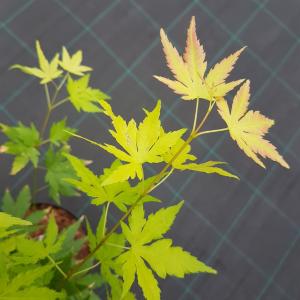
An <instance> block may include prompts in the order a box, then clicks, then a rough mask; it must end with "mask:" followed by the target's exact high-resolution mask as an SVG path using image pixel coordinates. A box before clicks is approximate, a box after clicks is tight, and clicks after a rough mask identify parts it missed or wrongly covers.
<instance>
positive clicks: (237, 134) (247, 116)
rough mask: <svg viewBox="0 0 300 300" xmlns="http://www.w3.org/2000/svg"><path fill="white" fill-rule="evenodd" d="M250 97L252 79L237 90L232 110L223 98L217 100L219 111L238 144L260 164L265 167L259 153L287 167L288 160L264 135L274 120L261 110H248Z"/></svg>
mask: <svg viewBox="0 0 300 300" xmlns="http://www.w3.org/2000/svg"><path fill="white" fill-rule="evenodd" d="M249 99H250V81H249V80H247V81H246V82H245V83H244V84H243V85H242V86H241V87H240V89H239V90H238V91H237V93H236V95H235V97H234V99H233V103H232V108H231V111H230V110H229V107H228V104H227V101H226V100H225V99H224V98H223V99H221V100H219V101H217V105H218V111H219V113H220V115H221V117H222V118H223V119H224V121H225V122H226V123H227V126H228V129H229V132H230V135H231V137H232V139H233V140H235V141H236V142H237V144H238V146H239V147H240V148H241V149H242V150H243V151H244V152H245V153H246V155H248V156H249V157H250V158H251V159H253V160H254V161H255V162H256V163H257V164H258V165H260V166H261V167H263V168H265V165H264V164H263V162H262V161H261V160H260V158H259V157H258V155H257V154H259V155H261V156H262V157H263V158H270V159H272V160H273V161H276V162H278V163H279V164H280V165H282V166H283V167H285V168H289V165H288V164H287V162H286V161H285V160H284V159H283V157H282V156H281V155H280V154H279V153H278V152H277V150H276V147H275V146H273V145H272V144H271V143H270V142H269V141H268V140H266V139H264V135H265V134H266V133H267V132H268V131H269V128H270V127H271V126H273V124H274V121H273V120H271V119H269V118H267V117H265V116H264V115H262V114H261V113H260V112H259V111H253V110H250V111H247V109H248V105H249Z"/></svg>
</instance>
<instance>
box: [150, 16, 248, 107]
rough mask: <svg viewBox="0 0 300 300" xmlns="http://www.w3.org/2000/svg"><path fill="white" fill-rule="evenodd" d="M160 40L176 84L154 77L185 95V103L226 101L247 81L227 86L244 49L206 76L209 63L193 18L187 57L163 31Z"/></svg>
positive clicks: (238, 81) (188, 35)
mask: <svg viewBox="0 0 300 300" xmlns="http://www.w3.org/2000/svg"><path fill="white" fill-rule="evenodd" d="M160 36H161V42H162V45H163V50H164V53H165V56H166V61H167V65H168V67H169V69H170V71H171V72H172V73H173V75H174V77H175V80H171V79H168V78H165V77H161V76H154V77H155V78H156V79H158V80H159V81H161V82H163V83H164V84H166V85H167V86H169V87H170V88H171V89H172V90H173V91H174V92H175V93H177V94H179V95H181V96H182V99H184V100H194V99H207V100H209V101H212V100H216V99H218V98H220V97H224V96H225V95H226V94H227V93H228V92H230V91H231V90H232V89H234V88H235V87H236V86H238V85H239V84H240V83H241V82H242V81H243V79H241V80H236V81H232V82H229V83H226V82H225V79H226V78H227V77H228V76H229V73H230V72H231V71H232V69H233V67H234V64H235V63H236V61H237V59H238V57H239V55H240V54H241V52H242V51H243V50H244V48H242V49H240V50H239V51H237V52H235V53H233V54H231V55H230V56H228V57H227V58H224V59H223V60H221V61H220V62H219V63H217V64H216V65H215V66H214V67H213V68H212V69H211V70H210V71H209V72H208V74H207V76H205V73H206V69H207V62H206V60H205V52H204V49H203V46H202V45H201V44H200V42H199V40H198V38H197V34H196V22H195V17H192V19H191V23H190V26H189V28H188V31H187V41H186V48H185V52H184V54H183V57H182V56H181V55H180V54H179V53H178V51H177V49H176V48H175V47H174V46H173V45H172V43H171V42H170V41H169V40H168V37H167V35H166V34H165V32H164V30H163V29H161V31H160Z"/></svg>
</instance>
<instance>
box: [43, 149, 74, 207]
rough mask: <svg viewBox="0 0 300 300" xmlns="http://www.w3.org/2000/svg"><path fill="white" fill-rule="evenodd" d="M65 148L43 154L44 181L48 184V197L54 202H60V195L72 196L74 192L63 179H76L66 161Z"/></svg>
mask: <svg viewBox="0 0 300 300" xmlns="http://www.w3.org/2000/svg"><path fill="white" fill-rule="evenodd" d="M66 153H67V149H66V148H61V149H58V150H54V149H53V148H51V147H50V148H49V149H48V151H47V152H46V154H45V165H46V168H47V171H46V175H45V181H46V182H47V183H48V184H49V195H50V196H51V198H52V199H53V200H55V201H56V202H58V203H59V202H60V195H63V196H73V195H76V191H75V189H74V188H73V186H72V185H71V184H70V183H68V182H67V181H65V180H63V179H64V178H74V179H75V178H76V175H75V172H74V170H73V168H72V166H71V164H70V163H69V161H68V160H67V159H66V157H65V154H66Z"/></svg>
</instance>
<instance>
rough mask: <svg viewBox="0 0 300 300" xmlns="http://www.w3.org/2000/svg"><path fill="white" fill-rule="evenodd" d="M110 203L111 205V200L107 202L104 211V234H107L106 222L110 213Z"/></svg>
mask: <svg viewBox="0 0 300 300" xmlns="http://www.w3.org/2000/svg"><path fill="white" fill-rule="evenodd" d="M109 205H110V202H107V204H106V208H105V212H104V224H103V233H102V236H105V232H106V223H107V215H108V210H109Z"/></svg>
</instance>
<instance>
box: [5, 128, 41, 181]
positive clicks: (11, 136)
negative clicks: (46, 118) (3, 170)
mask: <svg viewBox="0 0 300 300" xmlns="http://www.w3.org/2000/svg"><path fill="white" fill-rule="evenodd" d="M0 128H1V130H2V132H3V133H4V134H5V135H6V136H7V138H8V141H7V142H6V143H5V144H4V145H3V146H2V151H1V152H4V153H8V154H12V155H14V156H15V159H14V161H13V165H12V169H11V174H12V175H15V174H17V173H18V172H19V171H21V170H22V169H23V168H25V167H26V165H27V164H28V163H29V162H30V161H31V162H32V164H33V165H34V166H35V167H37V164H38V159H39V155H40V153H39V151H38V150H37V148H36V147H37V146H38V144H39V143H40V136H39V132H38V130H37V129H36V127H35V126H34V125H33V124H31V126H30V127H27V126H24V125H23V124H22V123H19V124H18V125H17V126H7V125H4V124H0Z"/></svg>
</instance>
